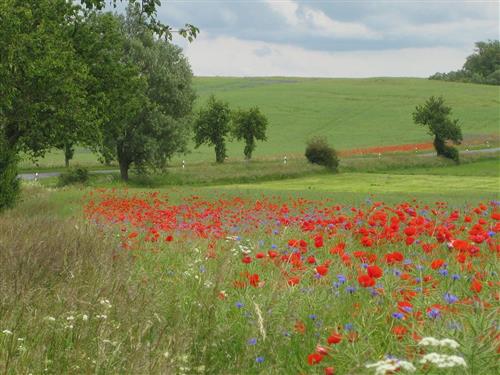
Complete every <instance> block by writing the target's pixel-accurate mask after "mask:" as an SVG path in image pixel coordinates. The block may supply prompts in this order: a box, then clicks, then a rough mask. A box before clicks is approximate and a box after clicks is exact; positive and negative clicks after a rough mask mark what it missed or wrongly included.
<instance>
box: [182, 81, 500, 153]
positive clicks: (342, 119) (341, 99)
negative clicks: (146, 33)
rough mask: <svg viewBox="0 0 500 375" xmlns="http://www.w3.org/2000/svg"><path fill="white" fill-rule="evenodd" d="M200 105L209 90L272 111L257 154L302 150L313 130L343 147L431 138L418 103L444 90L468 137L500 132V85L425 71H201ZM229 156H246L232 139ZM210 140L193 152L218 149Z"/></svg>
mask: <svg viewBox="0 0 500 375" xmlns="http://www.w3.org/2000/svg"><path fill="white" fill-rule="evenodd" d="M194 82H195V87H196V90H197V92H198V95H199V98H198V105H201V104H203V103H204V102H205V100H206V99H207V97H208V96H209V95H210V94H215V95H216V96H217V97H219V98H222V99H224V100H227V101H228V102H229V103H230V105H231V106H232V107H235V108H236V107H242V108H245V107H250V106H253V105H257V106H259V107H260V108H261V110H262V112H263V113H265V114H266V115H267V116H268V118H269V123H270V124H269V129H268V142H266V143H260V144H258V146H257V149H256V151H255V157H267V156H280V155H285V154H286V155H293V154H303V151H304V148H305V141H306V140H307V139H308V138H309V137H311V136H326V137H327V138H328V140H329V141H330V142H331V143H332V144H333V145H334V146H335V147H336V148H338V149H341V150H342V149H353V148H363V147H370V146H383V145H397V144H407V143H419V142H429V141H431V138H430V137H429V135H428V134H427V133H426V131H425V129H423V128H421V127H419V126H417V125H415V124H413V121H412V118H411V113H412V112H413V110H414V108H415V106H416V105H417V104H419V103H422V102H423V101H424V100H425V99H427V98H428V97H429V96H431V95H443V96H444V97H445V99H446V101H447V103H449V104H450V105H451V106H452V108H453V110H454V112H453V114H454V116H456V117H457V118H459V119H460V122H461V124H462V130H463V133H464V136H465V138H466V141H467V140H471V139H477V138H478V137H479V138H483V137H484V136H488V135H493V136H494V138H497V137H498V135H499V133H500V112H499V108H500V106H499V105H500V88H498V87H492V86H486V85H477V84H465V83H450V82H438V81H430V80H427V79H418V78H370V79H324V78H317V79H315V78H289V77H283V78H222V77H214V78H205V77H198V78H196V79H195V81H194ZM228 148H229V157H238V158H240V157H241V156H242V146H241V145H240V144H236V143H231V144H229V147H228ZM212 154H213V151H212V150H209V149H208V148H200V149H198V150H193V153H192V154H191V155H190V156H188V159H208V160H211V158H213V157H214V156H213V155H212Z"/></svg>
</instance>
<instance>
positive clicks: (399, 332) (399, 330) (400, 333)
mask: <svg viewBox="0 0 500 375" xmlns="http://www.w3.org/2000/svg"><path fill="white" fill-rule="evenodd" d="M407 332H408V330H407V329H406V327H404V326H395V327H394V328H393V329H392V333H394V335H396V337H397V338H398V340H401V339H403V337H404V335H406V333H407Z"/></svg>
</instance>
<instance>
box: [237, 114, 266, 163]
mask: <svg viewBox="0 0 500 375" xmlns="http://www.w3.org/2000/svg"><path fill="white" fill-rule="evenodd" d="M266 128H267V118H266V117H265V116H264V115H263V114H262V113H260V110H259V108H257V107H254V108H250V109H249V110H247V111H245V110H238V111H236V112H234V114H233V129H232V133H233V135H234V137H235V138H236V139H237V140H239V141H241V140H244V141H245V149H244V150H243V153H244V154H245V159H247V160H250V159H251V158H252V152H253V151H254V150H255V141H265V140H267V137H266Z"/></svg>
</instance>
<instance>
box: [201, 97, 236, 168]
mask: <svg viewBox="0 0 500 375" xmlns="http://www.w3.org/2000/svg"><path fill="white" fill-rule="evenodd" d="M230 124H231V110H230V109H229V104H228V103H226V102H223V101H221V100H217V99H215V96H213V95H212V96H210V98H209V99H208V102H207V107H206V108H202V109H200V112H199V113H198V118H197V119H196V121H195V123H194V141H195V148H198V147H200V146H201V145H202V144H207V145H209V146H214V147H215V161H216V162H217V163H223V162H224V159H225V158H226V156H227V152H226V137H227V134H228V133H229V131H230V130H231V128H230Z"/></svg>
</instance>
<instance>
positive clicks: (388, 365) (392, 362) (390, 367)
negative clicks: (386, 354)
mask: <svg viewBox="0 0 500 375" xmlns="http://www.w3.org/2000/svg"><path fill="white" fill-rule="evenodd" d="M365 367H366V368H374V369H375V375H385V374H387V373H392V372H395V371H398V370H401V369H402V370H406V371H408V372H414V371H415V370H416V369H415V366H413V364H412V363H411V362H408V361H402V360H399V359H385V360H381V361H378V362H375V363H369V364H367V365H365Z"/></svg>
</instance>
